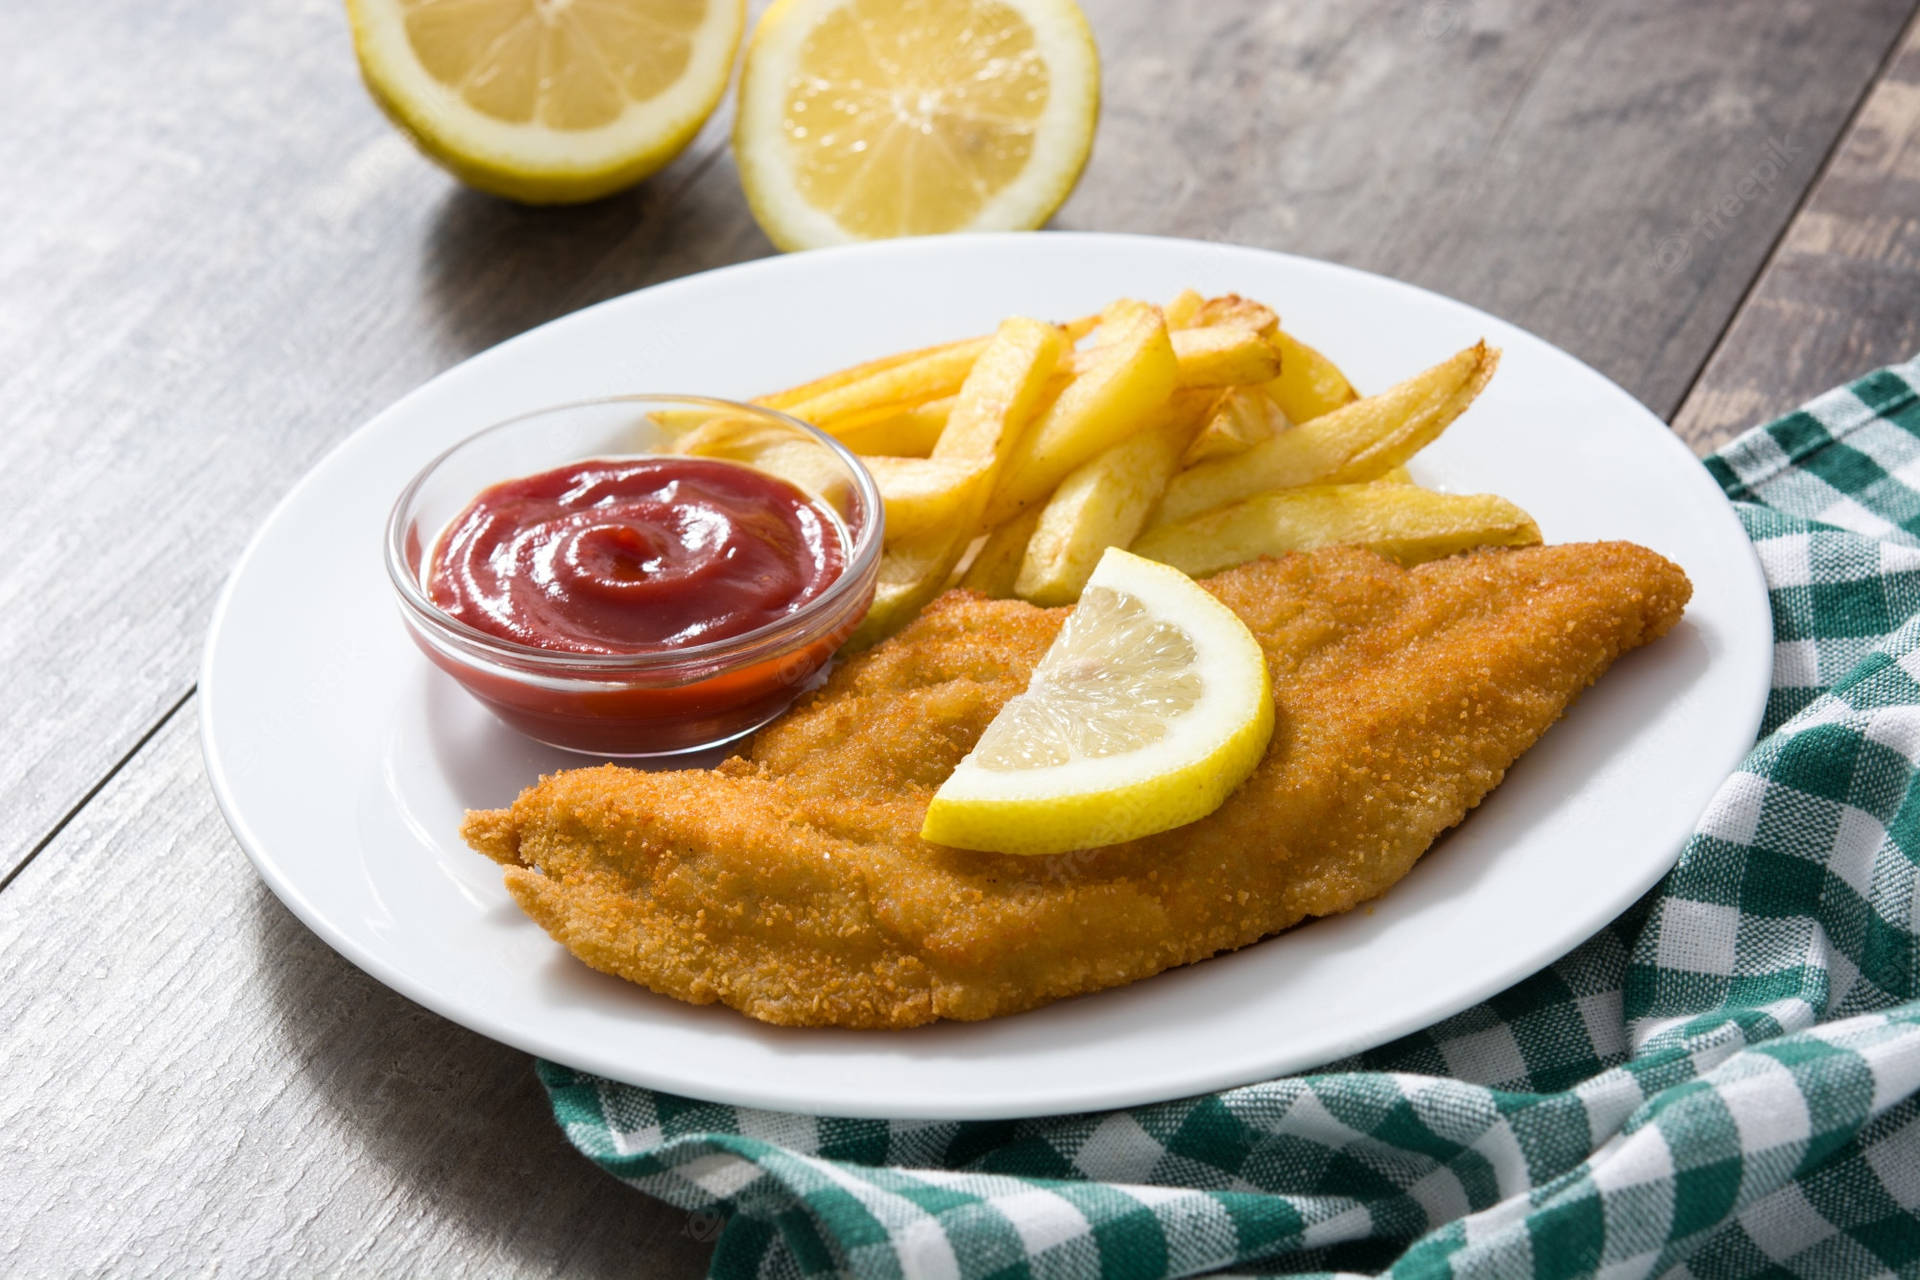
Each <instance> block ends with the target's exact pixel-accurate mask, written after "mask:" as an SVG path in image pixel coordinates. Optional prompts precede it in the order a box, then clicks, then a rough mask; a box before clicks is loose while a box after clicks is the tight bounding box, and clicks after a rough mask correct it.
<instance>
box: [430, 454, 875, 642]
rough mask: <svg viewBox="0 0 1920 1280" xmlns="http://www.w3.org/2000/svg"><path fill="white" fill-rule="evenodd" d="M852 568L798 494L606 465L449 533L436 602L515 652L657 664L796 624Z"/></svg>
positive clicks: (687, 461) (709, 464) (771, 480)
mask: <svg viewBox="0 0 1920 1280" xmlns="http://www.w3.org/2000/svg"><path fill="white" fill-rule="evenodd" d="M845 568H846V548H845V547H844V546H843V543H842V537H841V534H840V531H839V529H838V528H837V526H836V525H835V523H834V522H833V520H832V518H831V517H830V516H828V515H827V514H826V513H824V512H823V511H822V510H821V509H820V508H819V507H818V506H816V505H815V504H814V503H813V502H811V501H810V500H809V499H808V498H807V496H806V495H805V494H803V493H802V492H801V491H800V490H799V489H797V488H795V487H794V486H793V485H791V484H788V483H787V482H786V481H784V480H781V479H779V478H777V477H775V476H770V475H768V474H766V473H765V472H762V471H755V470H753V469H751V468H749V467H744V466H740V465H738V464H735V463H731V462H721V461H718V460H715V459H712V458H687V457H649V458H623V459H595V460H591V461H587V462H576V463H571V464H569V465H567V466H564V467H558V468H555V469H554V470H552V471H543V472H541V473H540V474H538V475H532V476H525V477H523V478H521V479H518V480H508V481H505V482H503V483H501V484H496V485H494V486H492V487H491V488H489V489H486V490H484V491H483V492H482V493H481V494H480V495H479V496H478V497H477V498H475V499H474V500H473V502H472V504H471V505H469V506H468V507H467V509H466V510H465V511H463V512H461V514H460V516H459V517H458V518H457V519H455V520H454V522H453V523H452V524H451V525H450V526H449V527H448V530H447V533H446V536H445V537H444V538H442V539H441V542H440V546H439V549H438V551H437V552H436V553H435V555H434V559H433V565H432V569H431V571H430V572H429V574H428V577H427V584H426V585H427V596H428V598H429V599H431V600H432V601H433V603H434V604H435V605H437V606H439V608H440V609H441V610H442V611H444V612H445V613H446V614H447V615H448V616H450V617H453V618H456V619H458V620H459V621H461V622H464V623H466V624H467V625H468V626H470V627H473V628H475V629H477V630H480V631H484V632H486V633H487V634H489V635H492V636H496V637H498V638H500V639H502V640H510V641H514V642H516V643H518V644H524V645H531V646H534V647H536V648H540V649H553V650H558V651H561V652H566V653H601V654H621V653H651V652H657V651H661V650H667V649H678V648H683V647H685V646H688V645H696V644H701V643H704V642H706V641H711V640H724V639H727V638H729V637H732V636H738V635H743V634H745V633H746V632H748V631H752V630H754V629H756V628H758V627H762V626H765V625H766V624H768V623H770V622H776V621H778V620H779V619H781V618H783V617H786V616H788V615H789V614H791V613H793V612H794V611H795V610H797V609H799V608H800V607H801V606H802V605H804V604H805V603H806V602H807V601H809V600H812V599H814V598H815V597H817V596H818V595H820V593H821V592H823V591H825V590H826V589H827V588H828V586H830V585H831V584H832V583H833V581H834V579H836V578H838V577H839V576H840V575H841V573H842V572H843V571H844V570H845Z"/></svg>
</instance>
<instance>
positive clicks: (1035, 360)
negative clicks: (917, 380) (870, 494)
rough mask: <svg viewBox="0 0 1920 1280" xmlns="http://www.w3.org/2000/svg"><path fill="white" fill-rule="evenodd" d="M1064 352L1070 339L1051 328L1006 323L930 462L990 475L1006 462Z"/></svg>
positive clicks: (1020, 319)
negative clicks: (986, 471) (980, 469)
mask: <svg viewBox="0 0 1920 1280" xmlns="http://www.w3.org/2000/svg"><path fill="white" fill-rule="evenodd" d="M1066 349H1067V343H1066V339H1065V338H1063V337H1062V336H1061V334H1060V330H1059V329H1057V328H1056V327H1054V326H1053V325H1050V324H1042V323H1040V322H1039V321H1038V320H1029V319H1027V318H1026V317H1025V316H1014V317H1012V318H1011V319H1009V320H1006V321H1004V322H1003V323H1002V324H1001V325H1000V328H999V330H998V331H997V332H996V333H995V334H994V335H993V342H992V344H991V345H990V346H988V348H987V349H986V350H985V351H983V352H982V353H981V354H980V357H979V359H978V361H977V362H976V363H975V364H974V366H973V368H972V370H971V371H970V372H969V373H968V374H967V380H966V383H965V384H964V385H963V386H962V387H961V388H960V394H959V396H958V397H957V398H956V399H955V401H954V405H953V411H952V412H951V413H950V414H948V415H947V425H946V429H945V430H943V431H942V432H941V433H940V438H939V440H937V441H935V442H934V446H933V452H932V454H930V455H929V456H931V457H934V458H938V459H941V460H943V461H948V462H963V463H967V464H970V465H973V466H976V467H986V468H989V469H991V468H997V467H998V466H999V465H1000V464H1001V463H1003V462H1005V461H1006V460H1007V457H1008V455H1009V454H1011V453H1012V452H1013V451H1014V448H1015V446H1016V444H1017V443H1018V442H1019V440H1020V439H1021V436H1022V434H1023V432H1024V431H1025V429H1026V427H1027V424H1028V422H1029V421H1030V420H1031V419H1032V417H1033V414H1034V411H1035V410H1036V409H1037V408H1038V407H1039V405H1040V400H1041V397H1042V396H1043V395H1045V393H1046V388H1047V380H1048V379H1049V378H1050V377H1051V376H1052V375H1053V370H1054V367H1055V366H1056V365H1057V364H1059V362H1060V357H1061V356H1062V355H1064V354H1065V352H1066ZM1036 425H1037V424H1036ZM973 532H974V531H973V530H969V531H968V533H967V536H968V537H969V538H971V537H972V536H973Z"/></svg>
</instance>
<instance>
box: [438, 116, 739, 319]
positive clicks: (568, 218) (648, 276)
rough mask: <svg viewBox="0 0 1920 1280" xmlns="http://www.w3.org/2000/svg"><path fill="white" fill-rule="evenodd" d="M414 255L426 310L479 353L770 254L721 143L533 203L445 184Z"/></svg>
mask: <svg viewBox="0 0 1920 1280" xmlns="http://www.w3.org/2000/svg"><path fill="white" fill-rule="evenodd" d="M428 235H429V239H428V243H427V245H426V247H425V252H424V253H423V255H422V258H421V263H422V267H421V269H422V272H423V274H424V277H425V279H424V290H423V292H424V295H425V297H426V300H427V302H428V304H429V305H428V308H427V309H428V311H429V312H430V313H431V314H432V315H433V316H434V317H435V319H436V320H437V321H438V323H439V324H440V325H441V326H442V327H443V329H444V330H445V332H446V336H447V337H449V338H450V339H451V340H452V342H453V344H454V345H455V347H456V349H458V350H463V351H466V352H474V351H480V350H483V349H485V348H487V347H490V346H493V345H494V344H495V343H498V342H502V341H504V340H506V339H507V338H510V337H512V336H514V335H515V334H518V333H521V332H524V331H525V330H527V329H530V328H533V327H534V326H536V325H539V324H544V323H545V322H546V321H548V320H552V319H554V318H555V317H557V316H562V315H565V314H567V313H568V312H570V311H577V310H579V309H580V308H581V307H585V306H589V305H591V304H593V303H595V302H600V301H603V300H604V299H607V298H612V297H617V296H618V295H620V294H623V293H629V292H631V291H633V290H635V289H639V288H643V287H645V286H647V285H650V284H658V283H660V282H661V281H663V280H671V279H675V278H677V277H679V276H684V275H690V274H692V273H694V272H696V271H706V270H709V269H711V268H714V267H722V266H727V265H729V264H732V263H736V262H745V261H747V260H748V259H750V258H761V257H765V256H767V255H768V254H770V253H772V252H773V251H774V249H773V246H772V244H771V243H769V242H768V240H767V238H766V236H765V235H764V234H762V232H761V231H760V228H759V227H758V226H757V225H755V223H754V221H753V219H752V217H751V215H749V214H748V212H747V205H746V199H745V197H744V196H742V195H741V193H740V185H739V182H738V180H737V179H736V177H735V175H734V169H733V163H732V160H731V158H730V157H729V156H727V155H726V154H725V153H724V152H711V151H710V152H708V153H706V154H704V155H702V156H699V157H692V158H689V157H686V156H683V157H682V158H681V159H680V160H679V161H677V162H675V164H674V165H673V166H672V167H670V168H669V169H667V170H666V171H665V172H663V173H661V174H659V175H657V176H655V177H654V178H651V179H649V180H648V181H646V182H643V183H641V184H640V185H639V186H638V187H635V188H633V189H632V190H629V191H623V192H621V193H619V194H618V195H613V196H609V197H607V198H606V199H604V200H596V201H594V202H593V203H591V204H583V205H560V206H550V207H544V208H535V207H531V206H527V205H519V204H514V203H513V202H511V201H508V200H502V199H499V198H497V197H494V196H489V195H484V194H482V193H480V192H478V191H473V190H470V189H468V188H466V187H459V186H456V187H453V188H451V189H450V190H449V191H448V194H447V196H446V197H445V199H443V200H442V201H441V203H440V207H439V209H438V210H437V211H436V213H435V215H434V218H433V220H432V223H431V226H430V230H429V233H428Z"/></svg>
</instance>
